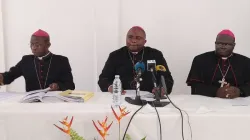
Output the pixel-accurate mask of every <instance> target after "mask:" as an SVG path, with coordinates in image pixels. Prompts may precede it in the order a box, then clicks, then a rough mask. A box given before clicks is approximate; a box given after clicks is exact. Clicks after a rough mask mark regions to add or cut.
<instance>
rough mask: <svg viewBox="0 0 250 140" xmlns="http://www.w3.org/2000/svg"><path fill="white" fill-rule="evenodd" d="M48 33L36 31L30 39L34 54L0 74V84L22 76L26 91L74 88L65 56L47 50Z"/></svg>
mask: <svg viewBox="0 0 250 140" xmlns="http://www.w3.org/2000/svg"><path fill="white" fill-rule="evenodd" d="M50 45H51V44H50V37H49V34H48V33H47V32H45V31H43V30H40V29H39V30H38V31H36V32H35V33H34V34H33V35H32V36H31V40H30V48H31V50H32V53H33V54H34V55H25V56H23V58H22V60H21V61H20V62H18V63H17V65H16V66H14V67H12V68H10V70H9V71H8V72H5V73H2V74H0V84H1V85H3V84H4V85H7V84H10V83H11V82H13V81H14V80H15V79H16V78H18V77H20V76H23V77H24V79H25V83H26V91H27V92H28V91H32V90H39V89H45V88H48V87H50V89H51V90H67V89H72V90H73V89H75V84H74V82H73V76H72V73H71V67H70V64H69V60H68V58H67V57H64V56H60V55H55V54H53V53H51V52H50V51H49V47H50Z"/></svg>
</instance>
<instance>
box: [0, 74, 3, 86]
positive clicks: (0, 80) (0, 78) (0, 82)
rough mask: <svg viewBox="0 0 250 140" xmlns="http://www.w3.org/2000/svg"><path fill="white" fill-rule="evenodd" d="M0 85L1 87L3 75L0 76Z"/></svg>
mask: <svg viewBox="0 0 250 140" xmlns="http://www.w3.org/2000/svg"><path fill="white" fill-rule="evenodd" d="M0 85H3V75H2V74H0Z"/></svg>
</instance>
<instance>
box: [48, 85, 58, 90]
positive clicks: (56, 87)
mask: <svg viewBox="0 0 250 140" xmlns="http://www.w3.org/2000/svg"><path fill="white" fill-rule="evenodd" d="M49 87H50V91H56V90H58V89H59V86H58V84H57V83H52V84H50V85H49Z"/></svg>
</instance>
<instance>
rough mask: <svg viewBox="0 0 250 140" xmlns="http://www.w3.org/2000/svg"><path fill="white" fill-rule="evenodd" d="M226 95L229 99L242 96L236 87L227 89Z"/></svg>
mask: <svg viewBox="0 0 250 140" xmlns="http://www.w3.org/2000/svg"><path fill="white" fill-rule="evenodd" d="M226 94H227V95H226V96H228V98H230V99H233V98H237V97H239V96H240V89H239V88H237V87H234V86H230V87H229V88H227V89H226Z"/></svg>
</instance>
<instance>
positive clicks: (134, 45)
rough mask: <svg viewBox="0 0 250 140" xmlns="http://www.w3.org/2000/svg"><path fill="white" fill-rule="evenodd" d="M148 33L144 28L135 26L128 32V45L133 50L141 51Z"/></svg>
mask: <svg viewBox="0 0 250 140" xmlns="http://www.w3.org/2000/svg"><path fill="white" fill-rule="evenodd" d="M146 42H147V41H146V33H145V31H144V29H143V28H141V27H139V26H134V27H132V28H130V30H129V31H128V33H127V39H126V45H127V47H128V49H129V50H130V51H132V52H139V51H140V50H142V49H143V47H144V45H145V43H146Z"/></svg>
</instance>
